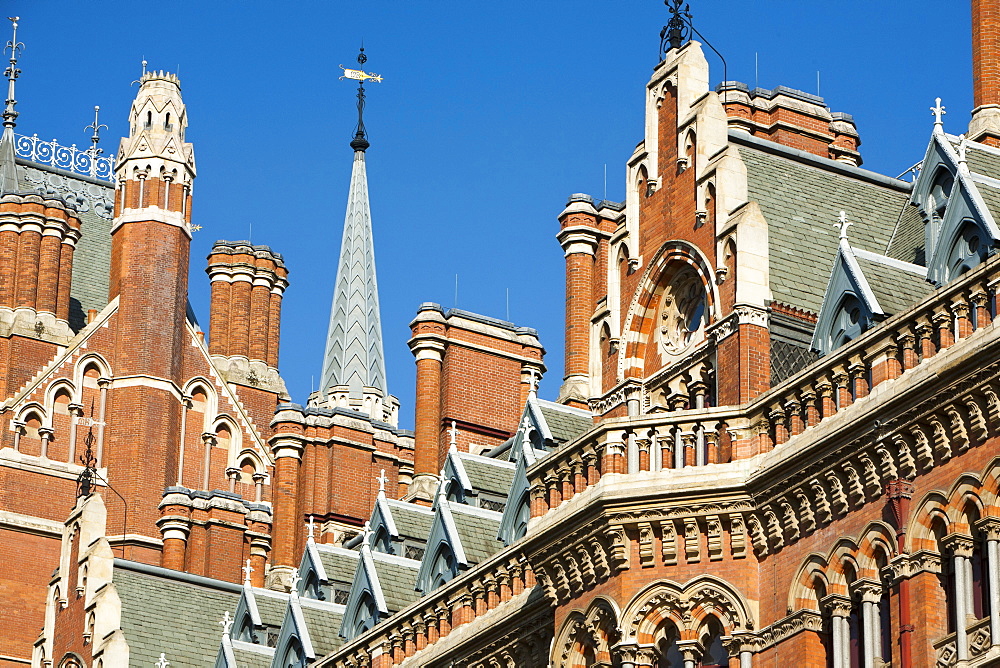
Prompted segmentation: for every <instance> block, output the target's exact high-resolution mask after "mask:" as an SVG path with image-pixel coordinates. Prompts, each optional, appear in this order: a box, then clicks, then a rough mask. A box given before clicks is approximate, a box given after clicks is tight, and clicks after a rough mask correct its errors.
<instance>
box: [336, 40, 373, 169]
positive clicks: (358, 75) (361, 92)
mask: <svg viewBox="0 0 1000 668" xmlns="http://www.w3.org/2000/svg"><path fill="white" fill-rule="evenodd" d="M367 62H368V56H366V55H365V46H364V43H362V44H361V51H359V52H358V65H361V66H364V64H365V63H367ZM340 69H342V70H344V73H343V75H341V77H340V78H341V79H354V80H355V81H357V82H358V125H357V127H356V128H355V129H354V139H352V140H351V148H353V149H354V150H355V151H364V150H366V149H367V148H368V147H369V146H371V144H369V143H368V132H367V131H366V130H365V118H364V113H365V81H369V80H370V81H374V82H376V83H378V82H379V81H382V77H381V76H379V75H378V74H374V73H368V72H365V71H364V70H352V69H348V68H346V67H344V66H343V65H341V66H340Z"/></svg>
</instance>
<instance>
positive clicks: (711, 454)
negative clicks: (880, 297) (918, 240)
mask: <svg viewBox="0 0 1000 668" xmlns="http://www.w3.org/2000/svg"><path fill="white" fill-rule="evenodd" d="M998 285H1000V257H994V258H991V259H989V260H987V261H986V262H984V263H983V264H981V265H980V266H979V267H977V268H976V269H974V270H973V271H970V272H969V273H967V274H965V275H964V276H962V277H961V278H959V279H957V280H955V281H953V282H952V283H950V284H949V285H947V286H945V287H943V288H941V289H939V290H937V291H935V292H933V293H932V294H930V295H928V296H927V297H926V298H925V299H924V300H922V301H920V302H918V303H917V304H915V305H914V306H913V307H912V308H910V309H909V310H907V311H904V312H901V313H899V314H897V315H895V316H893V317H891V318H889V319H888V320H886V321H885V322H883V323H880V324H879V325H878V326H876V327H874V328H873V329H871V330H869V331H867V332H865V333H864V334H862V335H861V336H860V337H858V338H857V339H855V340H854V341H851V342H850V343H848V344H847V345H845V346H843V347H841V348H840V349H838V350H836V351H834V352H833V353H831V354H829V355H827V356H825V357H823V358H821V359H819V360H817V361H816V362H815V363H813V364H811V365H810V366H808V367H806V368H805V369H803V370H802V371H801V372H799V373H798V374H796V375H795V376H792V377H790V378H788V379H787V380H786V381H785V382H783V383H781V384H780V385H778V386H776V387H774V388H772V389H771V390H769V391H768V392H766V393H764V394H762V395H760V396H759V397H758V398H756V399H755V400H754V401H752V402H751V403H749V404H747V405H745V406H733V407H718V408H693V409H689V410H678V411H673V412H668V413H667V412H665V413H652V414H648V415H647V416H644V417H631V418H624V417H621V418H611V419H607V420H604V421H603V422H601V423H600V424H598V425H596V426H595V427H594V429H592V430H591V431H589V432H588V433H587V434H585V435H584V436H583V437H581V438H580V439H578V440H577V441H575V442H573V443H570V444H568V445H567V446H565V447H563V448H561V449H559V450H557V451H555V452H553V453H551V454H550V455H549V456H548V457H546V458H544V459H542V460H541V461H539V462H538V463H537V464H535V465H534V466H533V467H532V469H531V470H530V471H529V482H530V484H531V515H532V517H538V516H541V515H544V514H545V513H546V512H548V510H550V509H552V508H555V507H557V506H558V505H560V504H561V503H562V502H564V501H568V500H569V499H570V498H572V497H573V496H575V495H576V494H579V493H580V492H582V491H584V490H585V489H587V488H588V487H590V486H592V485H595V484H597V482H598V481H599V480H600V479H601V478H602V477H603V476H605V475H608V474H617V475H623V474H624V475H627V474H633V473H639V472H644V471H660V470H665V469H673V468H681V467H684V466H701V465H706V464H715V463H725V462H729V461H732V460H734V459H745V458H747V457H752V456H754V455H758V454H761V453H765V452H768V451H770V450H773V449H775V448H779V447H781V446H783V445H784V444H785V443H787V442H788V441H789V440H790V439H792V438H794V437H795V436H798V435H799V434H802V433H803V432H806V431H808V430H810V429H812V428H815V427H816V426H817V425H819V424H820V423H822V422H823V421H824V420H827V419H829V418H831V417H833V416H834V415H836V414H837V413H838V412H841V411H843V410H845V409H847V408H848V407H849V406H851V405H852V404H854V403H856V402H858V401H861V400H863V399H864V398H865V397H868V396H869V395H870V394H871V393H872V392H873V391H875V390H876V388H878V387H879V386H880V385H883V384H885V383H893V382H895V381H896V380H897V379H900V378H901V377H903V376H904V375H905V374H906V373H907V372H908V371H909V370H911V369H914V368H917V367H919V366H921V365H922V364H924V363H925V362H926V361H927V360H929V359H931V358H933V357H934V356H935V355H938V354H940V353H941V352H942V351H944V350H946V349H948V348H951V347H952V346H955V345H956V344H958V343H961V342H962V341H964V340H965V339H967V338H969V337H970V336H972V335H973V334H974V333H976V332H977V331H980V330H982V329H985V328H989V327H991V326H992V323H993V320H994V318H995V317H996V314H997V312H998V311H1000V304H998V301H1000V297H998V294H997V292H998V291H997V287H998ZM974 408H975V407H973V409H974ZM970 410H971V409H970ZM973 413H975V410H973ZM972 423H973V425H974V424H975V420H974V419H973V420H972Z"/></svg>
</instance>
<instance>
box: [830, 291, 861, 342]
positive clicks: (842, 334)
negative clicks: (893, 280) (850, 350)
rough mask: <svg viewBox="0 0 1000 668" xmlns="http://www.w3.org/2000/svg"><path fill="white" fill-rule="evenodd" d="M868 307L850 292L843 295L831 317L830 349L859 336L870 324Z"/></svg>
mask: <svg viewBox="0 0 1000 668" xmlns="http://www.w3.org/2000/svg"><path fill="white" fill-rule="evenodd" d="M867 314H868V309H866V308H865V306H864V304H862V303H861V300H860V299H858V298H857V297H855V296H854V295H852V294H847V295H844V298H843V300H841V302H840V307H839V308H838V309H837V313H836V315H835V316H834V317H833V327H832V328H831V330H830V332H831V333H830V350H836V349H837V348H839V347H841V346H842V345H845V344H846V343H847V342H848V341H853V340H854V339H856V338H858V337H859V336H861V334H862V333H863V332H864V331H865V330H866V329H868V327H869V326H870V325H871V322H870V320H871V319H870V318H869V317H868V315H867Z"/></svg>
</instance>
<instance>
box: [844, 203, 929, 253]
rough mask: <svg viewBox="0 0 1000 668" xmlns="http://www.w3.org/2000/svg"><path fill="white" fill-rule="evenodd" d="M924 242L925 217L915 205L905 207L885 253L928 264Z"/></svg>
mask: <svg viewBox="0 0 1000 668" xmlns="http://www.w3.org/2000/svg"><path fill="white" fill-rule="evenodd" d="M851 229H853V227H852V228H851ZM848 234H850V232H848ZM924 242H925V239H924V219H923V217H922V216H921V215H920V211H919V210H918V209H917V207H915V206H906V207H903V211H902V213H901V214H900V216H899V220H898V221H897V222H896V229H895V230H893V232H892V240H891V241H890V242H889V246H888V250H887V251H886V252H885V254H886V255H888V256H889V257H894V258H896V259H897V260H902V261H903V262H909V263H910V264H919V265H924V264H927V257H926V254H925V250H924Z"/></svg>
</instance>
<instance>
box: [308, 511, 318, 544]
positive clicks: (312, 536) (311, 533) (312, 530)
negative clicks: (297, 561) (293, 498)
mask: <svg viewBox="0 0 1000 668" xmlns="http://www.w3.org/2000/svg"><path fill="white" fill-rule="evenodd" d="M315 530H316V528H315V525H314V524H313V516H312V515H310V516H309V535H308V536H307V538H313V539H315V538H316V536H315V535H314V533H315Z"/></svg>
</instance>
